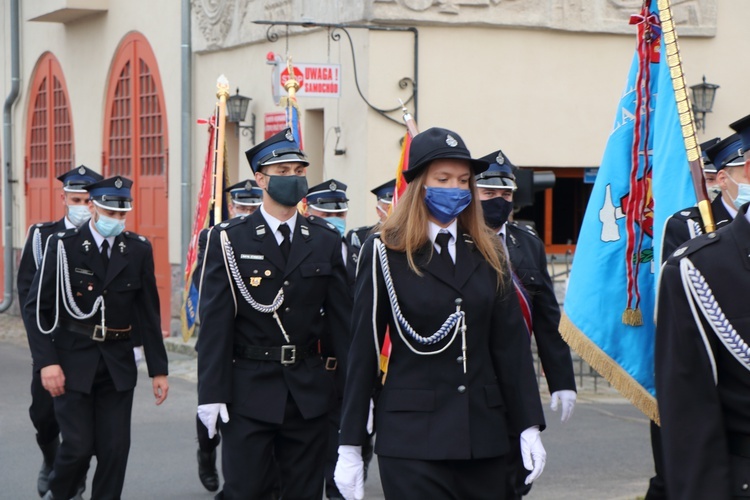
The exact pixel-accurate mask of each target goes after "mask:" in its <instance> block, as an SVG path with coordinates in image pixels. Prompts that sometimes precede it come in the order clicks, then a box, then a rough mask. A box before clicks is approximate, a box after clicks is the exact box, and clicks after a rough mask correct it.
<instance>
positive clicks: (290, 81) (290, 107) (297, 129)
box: [279, 58, 305, 151]
mask: <svg viewBox="0 0 750 500" xmlns="http://www.w3.org/2000/svg"><path fill="white" fill-rule="evenodd" d="M294 74H295V73H294V71H292V60H291V58H290V59H289V60H288V61H287V79H286V80H285V81H284V88H285V89H286V91H287V92H288V93H289V95H288V96H287V97H282V98H281V100H280V101H279V106H281V107H283V108H284V112H285V113H286V125H287V127H289V128H291V129H292V135H293V136H294V140H295V141H297V144H299V147H300V149H301V150H303V151H304V150H305V148H304V146H303V145H302V125H301V124H300V119H299V105H298V104H297V97H296V95H297V91H298V90H299V88H300V83H299V82H298V81H297V80H296V79H295V77H294V76H293V75H294Z"/></svg>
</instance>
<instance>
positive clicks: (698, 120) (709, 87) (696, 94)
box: [690, 75, 719, 130]
mask: <svg viewBox="0 0 750 500" xmlns="http://www.w3.org/2000/svg"><path fill="white" fill-rule="evenodd" d="M718 88H719V86H718V85H716V84H713V83H706V76H705V75H704V76H703V82H702V83H699V84H697V85H691V86H690V90H691V91H692V93H693V112H694V113H695V128H697V129H698V130H706V113H710V112H711V111H712V110H713V107H714V98H715V97H716V89H718Z"/></svg>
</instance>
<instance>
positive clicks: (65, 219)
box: [63, 215, 76, 229]
mask: <svg viewBox="0 0 750 500" xmlns="http://www.w3.org/2000/svg"><path fill="white" fill-rule="evenodd" d="M63 221H64V223H65V229H73V228H74V227H76V225H75V224H73V223H72V222H70V220H68V216H67V215H66V216H65V217H63Z"/></svg>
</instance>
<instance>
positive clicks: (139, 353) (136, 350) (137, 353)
mask: <svg viewBox="0 0 750 500" xmlns="http://www.w3.org/2000/svg"><path fill="white" fill-rule="evenodd" d="M133 356H134V357H135V367H136V368H138V367H139V366H141V361H143V346H137V347H133Z"/></svg>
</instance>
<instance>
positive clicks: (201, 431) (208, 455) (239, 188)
mask: <svg viewBox="0 0 750 500" xmlns="http://www.w3.org/2000/svg"><path fill="white" fill-rule="evenodd" d="M224 192H225V193H227V194H228V195H229V203H228V204H227V210H228V212H229V218H230V219H233V218H235V217H242V216H243V215H250V214H252V213H253V212H255V211H256V210H257V209H258V207H259V206H260V204H261V202H262V201H263V190H262V189H260V188H259V187H258V184H257V183H256V182H255V181H254V180H251V179H246V180H244V181H240V182H238V183H237V184H234V185H232V186H229V187H228V188H226V189H225V190H224ZM208 231H209V229H208V228H206V229H203V230H202V231H201V232H200V234H199V235H198V258H197V262H196V268H195V269H196V272H195V273H193V282H194V284H195V288H196V289H200V281H201V273H202V270H203V254H204V253H205V251H206V237H207V235H208ZM200 339H201V337H200V335H199V336H198V342H200ZM196 350H197V347H196ZM195 426H196V431H197V434H198V453H197V455H198V479H200V481H201V484H202V485H203V487H204V488H206V489H207V490H208V491H216V490H218V489H219V473H218V471H217V470H216V448H217V447H218V446H219V443H220V442H221V435H220V434H219V433H218V432H217V433H216V435H215V436H213V437H212V438H209V437H208V429H207V428H206V426H205V425H203V422H201V419H200V418H199V417H198V415H196V416H195Z"/></svg>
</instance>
